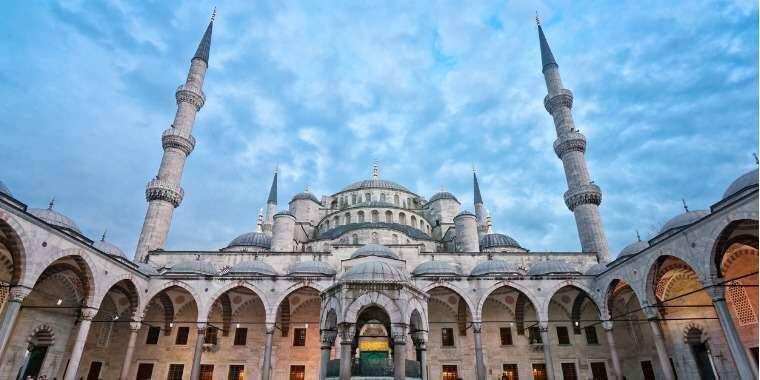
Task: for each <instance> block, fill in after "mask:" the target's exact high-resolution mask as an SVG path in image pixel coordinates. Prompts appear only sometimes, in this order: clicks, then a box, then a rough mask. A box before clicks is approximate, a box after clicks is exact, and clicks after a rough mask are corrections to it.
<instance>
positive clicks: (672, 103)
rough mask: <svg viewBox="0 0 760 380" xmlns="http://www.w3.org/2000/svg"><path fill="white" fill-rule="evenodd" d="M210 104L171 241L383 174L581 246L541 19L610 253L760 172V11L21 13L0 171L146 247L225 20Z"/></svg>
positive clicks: (8, 37) (1, 31)
mask: <svg viewBox="0 0 760 380" xmlns="http://www.w3.org/2000/svg"><path fill="white" fill-rule="evenodd" d="M214 5H216V6H217V7H218V16H217V22H216V23H215V27H214V36H213V42H212V48H211V58H210V68H209V71H208V75H207V77H206V84H205V88H204V90H205V93H206V96H207V102H206V105H205V107H204V108H203V109H202V110H201V112H200V114H199V115H198V119H197V122H196V125H195V129H194V132H193V134H194V135H195V137H196V139H197V146H196V150H195V151H194V152H193V154H192V155H191V156H190V158H189V160H188V163H187V166H186V170H185V173H184V178H183V183H182V186H183V187H184V189H185V194H186V196H185V200H184V202H183V204H182V206H181V207H180V208H178V209H177V210H176V211H175V215H174V221H173V224H172V227H171V232H170V237H169V244H168V248H169V249H212V250H213V249H218V248H221V247H223V246H225V245H226V244H227V243H228V242H229V241H230V240H231V239H232V238H234V237H235V236H237V235H238V234H240V233H243V232H246V231H249V230H251V229H252V228H253V227H254V226H255V223H256V213H257V210H258V209H259V208H260V207H263V206H264V202H265V201H266V196H267V191H268V186H269V183H270V181H271V174H272V169H273V168H274V167H275V165H278V164H279V167H280V172H281V176H280V186H279V188H280V194H279V195H280V206H281V207H283V208H284V207H287V205H286V203H287V201H288V200H289V199H290V197H292V195H293V194H295V193H297V192H299V191H301V190H302V189H303V188H304V185H306V184H309V186H310V188H311V189H312V191H313V192H315V193H317V194H318V195H321V194H331V193H334V192H336V191H338V190H339V189H340V188H341V187H343V186H344V185H346V184H348V183H350V182H353V181H355V180H359V179H364V178H367V177H369V176H370V173H371V162H372V160H373V159H374V158H377V159H378V160H379V161H380V166H381V167H380V170H381V177H383V178H386V179H390V180H394V181H396V182H399V183H401V184H403V185H405V186H407V187H409V188H411V189H412V190H414V191H416V192H418V193H419V194H421V195H423V196H426V197H430V196H431V195H432V194H433V193H435V192H436V191H437V190H438V189H439V188H440V186H441V185H444V186H445V187H446V189H447V190H449V191H451V192H453V193H454V194H455V195H457V196H458V197H459V199H460V200H462V201H463V203H464V206H465V207H466V208H469V209H471V208H472V187H471V167H472V165H475V166H477V167H478V169H479V172H480V174H479V176H480V181H481V183H480V184H481V189H482V190H483V197H484V200H485V203H486V207H487V208H488V209H490V210H491V212H492V214H493V217H494V223H495V227H496V230H498V231H499V232H505V233H508V234H509V235H511V236H513V237H514V238H515V239H517V240H518V241H519V242H520V243H522V244H523V245H524V246H525V247H527V248H529V249H531V250H533V251H545V250H556V251H569V250H579V249H580V244H579V242H578V238H577V232H576V228H575V222H574V219H573V216H572V214H571V213H570V212H569V211H568V210H567V208H566V207H565V205H564V203H563V200H562V194H563V192H564V191H565V190H566V184H565V179H564V174H563V171H562V166H561V163H560V161H559V160H558V159H557V158H556V156H555V155H554V152H553V150H552V142H553V141H554V138H555V136H554V128H553V124H552V121H551V117H550V116H549V115H548V114H547V113H546V112H545V110H544V109H543V103H542V101H543V97H544V95H545V93H546V89H545V87H544V83H543V77H542V75H541V67H540V56H539V51H538V38H537V35H536V28H535V23H534V21H533V18H534V15H535V12H536V10H537V11H538V12H539V13H540V15H541V18H542V24H543V26H544V30H545V32H546V34H547V38H548V39H549V43H550V44H551V46H552V50H553V51H554V55H555V57H556V58H557V61H558V63H559V65H560V71H561V73H562V76H563V79H564V82H565V86H566V87H567V88H569V89H571V90H572V91H573V92H574V94H575V104H574V114H575V120H576V125H577V127H578V128H579V129H580V130H581V131H582V132H583V133H584V134H585V135H586V137H587V139H588V151H587V155H586V157H587V160H588V166H589V170H590V173H591V176H592V178H593V179H594V180H595V181H596V183H598V184H599V185H600V186H601V187H602V189H603V192H604V200H603V203H602V207H601V213H602V220H603V223H604V227H605V229H606V232H607V236H608V239H609V242H610V248H611V250H612V252H613V255H616V254H617V252H618V251H619V250H620V249H621V248H622V247H623V246H624V245H625V244H627V243H629V242H631V241H633V240H634V239H635V230H636V229H638V230H640V231H641V234H642V236H644V237H646V236H651V235H652V234H653V233H655V232H656V231H657V229H658V227H659V226H660V225H661V224H662V223H664V222H665V221H666V220H667V219H668V218H670V217H671V216H674V215H676V214H678V213H680V212H681V211H682V208H681V198H685V199H686V200H687V202H688V203H689V206H690V208H691V209H703V208H708V207H709V205H711V204H712V203H715V202H717V201H718V200H719V199H720V196H721V194H722V193H723V191H724V189H725V188H726V186H728V184H729V183H730V182H731V181H732V180H733V179H734V178H735V177H737V176H739V175H740V174H742V173H744V172H746V171H748V170H750V169H752V168H753V167H754V166H755V164H754V161H753V159H752V156H751V154H752V153H753V152H756V151H757V140H758V129H757V125H758V108H757V104H758V95H757V94H758V63H757V56H758V48H757V46H758V16H757V14H758V10H757V4H756V2H755V1H751V0H747V1H720V2H712V1H684V2H660V1H635V2H634V1H631V2H625V3H621V2H597V1H556V2H555V1H546V2H511V1H486V2H467V3H466V5H463V3H461V2H458V1H435V2H433V1H431V2H408V1H399V2H394V1H389V2H370V1H361V2H359V1H357V2H326V1H311V2H294V1H289V2H268V1H255V2H242V1H235V2H228V1H214V2H210V1H188V2H184V3H181V4H180V3H178V2H165V1H151V2H148V1H145V2H123V1H115V0H114V1H92V2H89V1H60V2H56V1H47V2H31V1H30V2H14V3H13V4H7V5H6V6H5V7H4V21H3V23H0V35H1V36H2V38H0V47H1V48H2V51H4V52H5V54H2V55H0V98H2V99H3V101H2V103H0V113H1V114H2V115H3V117H2V119H0V136H2V137H1V138H0V162H2V163H3V165H2V170H0V179H1V180H2V181H3V182H5V183H6V184H7V185H8V186H9V187H10V188H11V190H12V191H13V193H14V195H15V196H16V197H17V198H19V199H20V200H22V201H24V202H26V203H27V204H29V205H30V206H31V207H45V205H46V204H47V202H48V200H49V198H50V197H51V196H55V197H56V199H57V204H56V209H57V210H59V211H61V212H63V213H65V214H67V215H68V216H70V217H72V218H73V219H74V220H75V221H76V222H77V223H78V224H79V225H80V227H81V228H82V230H83V232H84V233H85V234H86V235H88V236H90V237H91V238H96V237H98V236H99V235H100V233H101V232H102V230H103V229H105V228H107V229H108V231H109V233H108V234H109V240H111V241H113V242H115V243H116V244H117V245H119V246H121V247H122V248H123V249H124V250H125V251H127V252H128V254H131V253H132V252H133V251H134V247H135V245H136V242H137V237H138V234H139V230H140V227H141V225H142V220H143V216H144V212H145V208H146V204H145V199H144V195H143V194H144V186H145V183H146V182H147V180H148V179H150V178H152V177H153V176H154V175H155V174H156V172H157V168H158V164H159V162H160V159H161V153H162V151H161V144H160V135H161V132H162V131H163V130H164V129H166V128H167V127H168V126H169V125H170V123H171V122H172V119H173V116H174V112H175V107H176V105H175V102H174V90H175V88H176V86H177V85H178V84H180V83H181V82H182V81H183V80H184V78H185V76H186V73H187V68H188V66H189V59H190V58H191V57H192V55H193V53H194V51H195V48H196V46H197V43H198V41H199V39H200V37H201V35H202V33H203V30H204V28H205V26H206V23H207V21H208V17H209V14H210V12H211V9H212V8H213V6H214Z"/></svg>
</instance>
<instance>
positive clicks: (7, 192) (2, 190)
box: [0, 181, 13, 197]
mask: <svg viewBox="0 0 760 380" xmlns="http://www.w3.org/2000/svg"><path fill="white" fill-rule="evenodd" d="M0 193H3V194H5V195H8V196H11V197H12V196H13V194H11V190H10V189H9V188H8V186H5V184H4V183H3V181H0Z"/></svg>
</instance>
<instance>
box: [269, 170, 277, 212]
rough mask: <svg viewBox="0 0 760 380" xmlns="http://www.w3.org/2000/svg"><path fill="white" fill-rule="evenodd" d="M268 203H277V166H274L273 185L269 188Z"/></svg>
mask: <svg viewBox="0 0 760 380" xmlns="http://www.w3.org/2000/svg"><path fill="white" fill-rule="evenodd" d="M267 204H277V167H275V168H274V178H272V187H270V188H269V197H267Z"/></svg>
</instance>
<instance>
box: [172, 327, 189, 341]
mask: <svg viewBox="0 0 760 380" xmlns="http://www.w3.org/2000/svg"><path fill="white" fill-rule="evenodd" d="M188 334H190V328H189V327H187V326H183V327H177V338H176V339H174V344H177V345H180V346H184V345H186V344H187V335H188Z"/></svg>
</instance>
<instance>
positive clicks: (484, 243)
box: [480, 233, 522, 249]
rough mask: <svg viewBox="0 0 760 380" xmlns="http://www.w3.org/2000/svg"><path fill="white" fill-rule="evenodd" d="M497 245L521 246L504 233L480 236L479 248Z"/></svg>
mask: <svg viewBox="0 0 760 380" xmlns="http://www.w3.org/2000/svg"><path fill="white" fill-rule="evenodd" d="M499 247H511V248H522V247H521V246H520V243H518V242H517V240H515V239H512V238H511V237H509V236H507V235H504V234H497V233H490V234H485V235H483V237H482V238H480V249H488V248H499Z"/></svg>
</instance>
